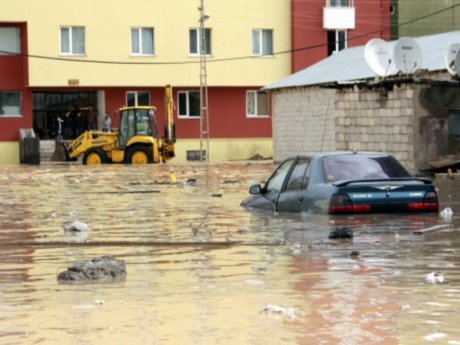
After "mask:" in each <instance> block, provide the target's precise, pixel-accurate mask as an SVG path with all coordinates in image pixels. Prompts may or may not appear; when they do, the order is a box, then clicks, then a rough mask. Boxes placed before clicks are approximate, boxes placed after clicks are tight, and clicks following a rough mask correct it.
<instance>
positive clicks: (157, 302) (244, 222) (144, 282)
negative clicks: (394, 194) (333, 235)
mask: <svg viewBox="0 0 460 345" xmlns="http://www.w3.org/2000/svg"><path fill="white" fill-rule="evenodd" d="M271 170H272V165H270V164H266V163H265V164H264V163H233V164H221V165H205V164H195V165H193V164H192V165H157V166H148V167H133V166H101V167H94V168H92V167H84V166H79V165H71V166H61V165H57V166H41V167H27V166H3V167H0V195H1V201H0V343H1V344H47V345H48V344H334V345H335V344H423V343H429V344H450V345H453V344H460V327H459V326H458V324H459V321H460V317H459V316H458V315H459V314H458V310H459V309H460V271H459V265H460V237H459V219H460V218H459V216H458V215H460V177H459V178H458V179H459V180H458V181H456V180H455V179H454V180H451V179H442V180H437V182H436V183H437V187H438V189H439V194H440V197H441V202H442V204H441V208H444V207H447V206H449V207H451V208H452V209H453V211H454V218H453V219H452V220H451V221H450V222H448V221H446V220H444V219H442V218H441V217H439V215H432V216H416V215H412V216H389V215H385V216H383V215H375V216H362V217H342V218H331V217H329V216H312V215H297V216H293V215H278V216H275V215H273V214H267V213H260V212H248V211H246V210H244V209H242V208H241V207H240V206H239V203H240V202H241V200H242V199H244V198H245V197H247V195H248V192H247V191H248V187H249V185H250V184H252V183H254V182H260V181H263V180H264V179H265V178H266V177H267V176H268V174H269V173H270V171H271ZM193 180H195V181H196V182H195V183H194V181H193ZM187 181H189V182H187ZM72 221H79V222H84V223H86V224H87V225H89V227H90V228H91V230H90V231H89V232H87V233H81V234H79V235H78V236H77V235H75V234H69V233H66V232H65V231H64V230H63V229H64V225H65V224H67V223H69V222H72ZM446 222H447V223H450V224H451V225H452V226H451V227H450V228H446V229H444V230H440V231H436V232H433V233H428V234H425V235H414V234H413V231H414V230H417V229H422V228H427V227H430V226H434V225H442V224H446ZM339 226H340V227H342V226H346V227H349V228H351V229H353V231H354V238H353V239H352V240H341V241H336V240H335V241H334V240H329V239H328V235H329V232H330V230H331V229H333V228H335V227H339ZM352 252H354V254H359V255H351V253H352ZM101 255H112V256H114V257H116V258H117V259H123V260H125V261H126V264H127V272H128V274H127V278H126V280H125V281H123V282H116V283H112V284H90V285H69V284H59V283H58V282H57V279H56V277H57V274H58V273H59V272H61V271H63V270H65V269H66V268H67V267H69V266H71V265H73V264H74V263H76V262H77V261H81V260H87V259H91V258H94V257H97V256H101ZM430 272H439V273H440V274H442V275H443V277H444V278H445V281H444V283H442V284H440V283H427V282H426V281H425V279H426V275H427V274H429V273H430Z"/></svg>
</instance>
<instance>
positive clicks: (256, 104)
mask: <svg viewBox="0 0 460 345" xmlns="http://www.w3.org/2000/svg"><path fill="white" fill-rule="evenodd" d="M269 99H270V98H269V97H268V92H266V91H247V92H246V115H247V116H248V117H259V116H260V117H267V116H269V111H268V109H269V106H268V105H269Z"/></svg>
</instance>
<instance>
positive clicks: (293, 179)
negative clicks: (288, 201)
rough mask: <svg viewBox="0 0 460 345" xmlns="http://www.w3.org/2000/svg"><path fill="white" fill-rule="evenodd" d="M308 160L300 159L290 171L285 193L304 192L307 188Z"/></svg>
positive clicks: (308, 175) (308, 178)
mask: <svg viewBox="0 0 460 345" xmlns="http://www.w3.org/2000/svg"><path fill="white" fill-rule="evenodd" d="M309 167H310V160H309V159H307V158H300V159H299V160H298V162H297V164H296V165H295V167H294V170H292V173H291V176H289V181H288V183H287V185H286V191H295V190H304V189H305V188H307V185H308V181H309V180H310V169H309Z"/></svg>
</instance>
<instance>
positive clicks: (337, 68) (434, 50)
mask: <svg viewBox="0 0 460 345" xmlns="http://www.w3.org/2000/svg"><path fill="white" fill-rule="evenodd" d="M414 39H415V41H416V42H417V43H418V44H419V46H420V48H421V50H422V66H421V69H426V70H429V71H439V70H445V69H446V66H445V63H444V59H445V53H446V50H447V48H448V47H449V46H450V45H451V44H452V43H460V31H452V32H446V33H442V34H436V35H429V36H421V37H417V38H414ZM396 42H397V41H391V42H389V44H390V48H391V49H393V47H394V46H395V44H396ZM364 47H365V46H364V45H363V46H359V47H353V48H349V49H345V50H342V51H340V52H339V53H337V54H333V55H331V56H330V57H328V58H326V59H324V60H321V61H320V62H318V63H316V64H314V65H313V66H310V67H308V68H306V69H304V70H302V71H299V72H297V73H295V74H292V75H290V76H289V77H286V78H283V79H281V80H279V81H277V82H275V83H273V84H271V85H268V86H266V87H265V88H264V89H280V88H287V87H297V86H309V85H318V84H324V83H334V82H338V83H340V82H347V81H354V80H360V79H368V78H375V77H376V74H375V73H374V72H373V71H372V70H371V69H370V68H369V66H368V64H367V62H366V60H365V59H364Z"/></svg>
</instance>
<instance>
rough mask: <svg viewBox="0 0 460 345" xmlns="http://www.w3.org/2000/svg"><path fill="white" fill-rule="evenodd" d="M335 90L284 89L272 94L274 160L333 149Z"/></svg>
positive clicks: (334, 143) (334, 144)
mask: <svg viewBox="0 0 460 345" xmlns="http://www.w3.org/2000/svg"><path fill="white" fill-rule="evenodd" d="M335 94H336V90H332V89H324V88H312V87H309V88H296V89H285V90H281V91H279V92H276V93H274V94H273V98H272V99H273V105H272V106H273V114H274V115H273V145H274V148H273V156H274V157H273V158H274V160H275V162H280V161H282V160H283V159H285V158H287V157H289V156H292V155H295V154H299V153H307V152H319V151H334V150H335V149H336V140H335V104H334V103H335Z"/></svg>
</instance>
